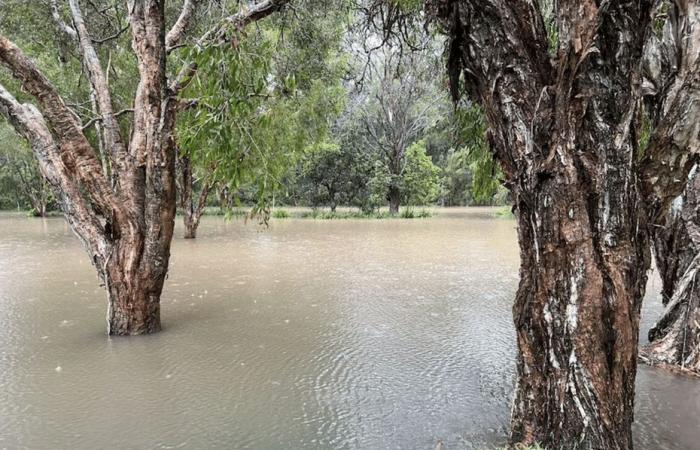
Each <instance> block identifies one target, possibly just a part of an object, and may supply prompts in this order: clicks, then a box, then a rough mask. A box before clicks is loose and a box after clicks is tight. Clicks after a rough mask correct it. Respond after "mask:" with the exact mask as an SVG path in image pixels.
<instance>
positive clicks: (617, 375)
mask: <svg viewBox="0 0 700 450" xmlns="http://www.w3.org/2000/svg"><path fill="white" fill-rule="evenodd" d="M688 5H689V6H688ZM652 6H653V5H652V2H645V1H642V2H638V1H623V2H604V3H602V4H601V3H600V2H594V1H581V2H579V1H577V2H573V1H559V2H557V7H556V11H555V16H556V17H555V24H556V28H557V31H558V46H557V49H556V55H555V57H554V58H552V59H550V57H549V54H548V44H549V42H548V39H547V33H546V31H545V28H546V27H545V24H544V20H543V18H542V15H541V12H540V10H539V5H538V3H537V2H535V1H529V0H507V1H506V0H492V1H485V2H484V1H479V2H477V1H470V0H436V1H432V2H429V13H430V14H431V15H432V16H435V17H437V18H438V19H439V21H440V23H441V25H442V26H443V27H444V29H445V30H446V32H447V34H448V36H449V38H450V42H449V62H448V72H449V75H450V78H451V85H452V87H453V94H454V95H455V98H457V97H459V96H460V95H461V94H462V93H463V92H464V91H466V93H467V94H468V95H469V96H470V97H471V99H472V100H474V101H476V102H478V103H480V104H481V105H482V107H483V108H484V111H485V113H486V117H487V120H488V124H489V130H488V139H489V143H490V147H491V150H492V151H493V153H494V156H495V157H496V159H497V160H498V161H499V162H500V164H501V166H502V169H503V172H504V175H505V178H506V180H505V184H506V187H508V188H509V190H510V192H511V194H512V196H513V199H514V202H515V208H514V211H515V214H516V217H517V220H518V233H519V245H520V254H521V267H520V277H521V280H520V286H519V288H518V292H517V296H516V301H515V305H514V307H513V315H514V321H515V326H516V332H517V338H518V358H517V373H518V384H517V387H516V390H515V400H514V403H513V409H512V420H511V436H510V439H511V443H512V444H516V443H525V444H533V443H539V444H541V445H543V446H544V447H546V448H552V449H561V448H566V449H568V448H583V449H631V448H632V434H631V425H632V422H633V409H634V408H633V407H634V379H635V374H636V361H637V344H638V342H637V340H638V338H637V336H638V331H639V313H640V306H641V301H642V298H643V295H644V289H645V285H646V279H647V278H646V277H647V275H646V274H647V270H648V268H649V264H650V251H649V245H650V239H649V233H648V231H647V230H648V228H647V227H648V224H650V223H652V220H653V219H654V218H655V217H656V215H657V211H659V210H660V208H661V207H662V206H663V205H667V203H668V201H669V198H671V197H670V196H669V193H671V192H672V191H673V190H674V189H677V186H678V185H681V186H682V185H683V183H679V182H677V179H678V176H679V175H681V176H682V175H684V174H687V170H689V167H688V166H687V164H686V160H685V159H683V158H682V156H683V155H686V156H689V155H690V154H691V153H693V152H697V148H696V147H694V146H693V143H694V142H697V136H694V134H693V133H696V127H697V125H696V122H697V118H698V115H697V114H695V113H694V111H695V109H694V108H695V106H694V105H696V104H697V101H698V94H697V89H696V87H697V84H694V83H695V81H694V80H695V78H693V77H694V75H693V73H694V72H693V70H695V68H696V66H697V64H696V63H693V64H691V66H692V67H691V70H690V71H689V72H688V73H687V74H681V75H679V76H681V77H682V78H683V80H682V83H680V84H681V87H680V88H679V89H678V90H677V91H675V94H677V96H676V100H677V101H676V104H678V105H687V106H688V108H686V111H689V112H690V113H691V115H693V120H689V119H688V118H685V120H679V121H676V123H677V124H678V127H677V129H675V130H673V129H672V127H670V126H669V124H670V123H671V119H670V118H668V117H666V116H665V117H664V119H663V120H662V121H660V122H659V126H658V127H656V129H655V130H654V132H653V133H652V138H651V143H652V144H650V146H649V148H648V149H647V152H646V153H645V154H641V153H640V151H639V149H638V146H637V126H636V125H637V124H636V122H635V117H636V114H637V112H638V109H637V108H638V105H639V103H640V99H641V64H640V60H641V57H642V54H643V46H644V42H645V40H646V37H647V33H648V31H649V29H650V27H649V23H650V16H651V11H652ZM686 7H689V8H694V11H695V14H697V5H696V4H695V3H694V2H690V3H688V4H687V5H686ZM686 13H687V11H686ZM686 32H687V30H686ZM686 75H687V76H686ZM686 82H687V83H686ZM683 83H686V84H683ZM674 101H675V100H674ZM674 114H676V115H678V114H681V115H682V113H677V112H676V111H674ZM680 130H682V131H680ZM679 131H680V133H679ZM669 142H672V143H673V146H674V147H673V152H666V153H665V154H664V153H663V152H661V151H660V148H661V146H662V145H663V144H662V143H669ZM669 155H672V157H677V158H678V160H677V161H675V160H674V161H672V162H673V164H669V161H667V160H666V158H668V157H671V156H669ZM657 165H658V166H664V167H663V170H660V171H659V172H658V173H659V175H663V176H662V177H656V178H655V177H653V176H651V174H652V172H653V171H654V167H656V166H657Z"/></svg>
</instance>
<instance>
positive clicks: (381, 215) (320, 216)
mask: <svg viewBox="0 0 700 450" xmlns="http://www.w3.org/2000/svg"><path fill="white" fill-rule="evenodd" d="M432 216H433V213H432V212H430V211H429V210H427V209H421V210H419V211H417V212H416V211H415V210H414V209H413V208H405V209H402V210H401V212H400V213H399V214H398V215H395V216H392V215H391V214H389V213H388V212H386V211H374V212H363V211H323V210H318V209H315V210H314V209H312V210H308V211H294V212H290V211H287V210H286V209H275V210H274V211H273V212H272V217H273V218H275V219H288V218H295V219H316V220H340V219H392V218H401V219H416V218H418V219H423V218H427V217H432Z"/></svg>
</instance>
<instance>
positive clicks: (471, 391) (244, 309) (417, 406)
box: [0, 209, 700, 450]
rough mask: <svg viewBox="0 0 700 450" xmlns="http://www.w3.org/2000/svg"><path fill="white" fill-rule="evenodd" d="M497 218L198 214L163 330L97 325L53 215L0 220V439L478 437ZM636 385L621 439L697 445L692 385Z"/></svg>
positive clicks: (494, 316)
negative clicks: (264, 220) (114, 334)
mask: <svg viewBox="0 0 700 450" xmlns="http://www.w3.org/2000/svg"><path fill="white" fill-rule="evenodd" d="M178 227H179V224H178ZM514 227H515V223H514V221H512V220H504V219H494V218H492V217H491V214H490V212H489V211H487V210H483V209H470V210H466V209H459V210H452V211H449V212H443V213H441V215H440V216H439V217H433V218H430V219H413V220H401V219H393V220H337V221H332V220H331V221H322V220H318V221H314V220H309V219H299V220H294V219H284V220H273V221H272V223H271V227H270V228H269V229H261V228H260V227H258V226H256V225H255V224H250V223H249V224H248V225H245V224H244V223H243V222H241V221H233V222H228V223H226V222H224V221H223V219H221V218H209V217H205V218H204V220H203V222H202V225H201V227H200V235H199V237H198V238H197V239H196V240H195V241H185V240H182V239H176V240H175V242H174V244H173V251H172V253H173V255H172V268H171V271H170V277H169V279H168V281H167V284H166V289H165V292H164V295H163V308H162V309H163V324H164V331H163V332H162V333H160V334H157V335H154V336H147V337H138V338H113V339H109V338H107V336H105V329H106V324H105V319H104V316H105V311H106V307H105V295H104V293H103V291H102V288H101V287H100V286H99V283H98V280H97V278H96V275H95V271H94V269H93V268H92V266H91V265H90V263H89V261H88V258H87V256H86V255H85V253H84V252H83V250H82V248H81V247H80V245H79V243H78V240H77V239H76V238H75V237H74V236H73V235H72V234H71V232H70V231H69V230H68V228H67V226H66V225H65V223H64V221H63V219H60V218H56V219H46V220H41V219H28V218H25V217H23V216H20V215H16V214H15V215H12V214H3V215H0V448H8V449H21V448H28V449H58V448H63V449H110V448H114V449H116V448H119V449H175V448H188V449H214V448H220V449H238V448H251V449H368V450H369V449H371V450H381V449H426V450H432V449H433V448H435V445H436V443H437V442H438V440H442V441H444V443H445V447H444V448H445V449H446V450H452V449H470V448H492V446H494V445H497V444H499V443H502V442H503V440H504V436H505V433H506V429H507V422H508V413H509V405H510V396H511V392H512V389H513V382H514V375H513V373H514V362H513V360H514V354H515V346H514V331H513V327H512V324H511V303H512V299H513V297H514V293H515V289H516V286H517V281H518V254H517V245H516V233H515V229H514ZM177 233H178V235H180V234H181V230H180V229H179V228H178V230H177ZM659 287H660V283H659V281H658V280H656V279H655V277H652V279H651V281H650V288H649V290H650V293H649V295H648V298H647V301H646V302H645V308H644V314H643V328H644V330H646V329H648V327H649V326H650V324H651V323H652V322H653V320H654V318H655V315H656V314H658V313H659V311H660V307H659V297H658V295H657V293H656V292H657V291H658V290H659ZM637 392H638V395H637V401H636V405H637V413H636V418H637V424H636V426H635V433H636V440H637V448H638V449H649V450H651V449H654V450H657V449H697V448H698V446H700V427H698V417H700V382H698V381H695V380H689V379H685V378H681V377H678V376H674V375H670V374H667V373H664V372H660V371H656V370H650V369H648V368H646V367H643V366H642V367H640V370H639V376H638V381H637Z"/></svg>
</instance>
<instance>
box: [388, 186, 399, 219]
mask: <svg viewBox="0 0 700 450" xmlns="http://www.w3.org/2000/svg"><path fill="white" fill-rule="evenodd" d="M387 197H389V214H391V215H392V216H394V215H396V214H398V213H399V205H400V204H401V192H400V191H399V188H397V187H396V186H389V193H388V194H387Z"/></svg>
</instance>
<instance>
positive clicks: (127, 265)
mask: <svg viewBox="0 0 700 450" xmlns="http://www.w3.org/2000/svg"><path fill="white" fill-rule="evenodd" d="M287 1H288V0H265V1H263V2H260V3H257V4H255V5H252V6H251V7H249V8H246V9H245V10H244V11H241V12H240V13H238V14H234V15H232V16H229V17H227V18H225V20H222V22H221V23H220V24H219V25H218V26H216V27H214V28H213V29H211V30H210V31H209V32H207V33H206V34H205V35H204V36H202V37H201V38H200V39H199V42H198V44H199V45H207V44H212V43H214V44H215V43H224V42H228V41H227V39H228V37H227V36H228V33H229V32H230V31H229V30H234V29H235V30H237V31H240V30H242V29H243V28H244V27H245V26H246V25H247V24H249V23H251V22H254V21H256V20H260V19H262V18H263V17H266V16H267V15H269V14H271V13H273V12H275V11H277V10H279V9H280V8H282V7H283V6H284V5H285V4H286V3H287ZM68 4H69V7H70V11H71V16H72V22H73V26H69V25H67V24H66V23H65V22H63V21H62V19H61V14H60V11H59V9H58V7H57V6H56V5H54V6H53V14H52V16H53V18H54V20H55V22H56V23H57V25H58V26H59V28H60V29H61V30H62V31H63V32H64V33H65V34H66V35H67V36H69V38H70V39H71V40H73V41H74V43H75V44H76V46H77V48H78V51H79V53H80V54H81V56H82V62H83V67H84V68H85V73H86V78H87V79H88V81H89V82H90V87H91V100H92V104H93V111H94V112H96V113H99V114H97V115H96V117H94V118H93V119H91V120H90V121H89V122H88V123H86V124H83V123H82V122H81V120H80V119H79V118H78V117H77V115H76V113H75V112H73V111H71V110H70V109H69V108H68V107H67V106H66V102H65V101H64V99H63V98H61V96H60V95H59V93H58V91H57V90H56V89H55V88H54V86H53V85H52V84H51V83H50V81H49V80H48V79H47V78H46V77H45V76H44V75H43V74H42V73H41V72H40V71H39V69H38V68H37V66H36V64H35V63H34V62H33V61H32V60H31V59H29V58H28V57H27V56H26V55H25V54H24V53H23V52H22V51H21V50H20V49H19V48H18V47H17V46H16V45H14V44H13V43H12V42H11V41H9V40H8V39H7V38H5V37H4V36H0V63H2V64H3V65H5V66H6V67H7V68H8V69H9V70H10V72H11V73H12V75H13V76H14V77H15V78H16V79H17V80H18V81H19V83H20V84H21V86H22V88H23V90H24V91H26V92H27V93H29V94H30V95H32V96H33V97H34V99H35V100H36V102H37V104H38V106H39V108H36V107H35V106H34V105H31V104H20V103H19V102H18V101H17V99H16V98H15V97H14V96H13V95H12V94H11V93H10V92H9V91H7V90H6V89H5V88H4V87H3V86H2V85H0V113H1V114H2V115H3V116H4V117H6V118H7V119H8V120H9V122H10V123H11V124H12V125H13V126H14V128H15V130H16V131H17V132H18V133H20V134H21V135H23V136H24V137H25V138H26V139H27V140H28V141H29V142H30V143H31V145H32V149H33V151H34V154H35V156H36V158H37V160H38V162H39V166H40V169H41V172H42V174H43V176H44V177H45V178H46V179H47V180H48V181H49V185H50V186H51V188H52V189H53V191H54V194H55V196H56V198H57V200H58V203H59V204H60V206H61V209H63V212H64V215H65V217H66V220H67V221H68V223H69V224H70V226H71V228H72V229H73V231H74V232H75V233H76V234H77V235H78V237H79V238H80V239H81V241H82V242H83V244H84V245H85V248H86V250H87V252H88V254H89V256H90V259H91V261H92V262H93V264H94V265H95V267H96V268H97V271H98V273H99V275H100V277H101V278H102V280H104V282H105V285H106V286H107V294H108V298H109V303H108V305H109V307H108V310H109V312H108V317H107V319H108V330H109V334H113V335H133V334H145V333H153V332H155V331H158V330H160V295H161V292H162V289H163V282H164V280H165V277H166V274H167V271H168V261H169V258H170V243H171V240H172V236H173V227H174V223H175V206H176V198H175V190H176V189H175V178H176V173H175V171H176V168H175V159H176V155H175V153H176V152H175V142H174V139H175V138H174V134H173V130H174V127H175V114H176V112H177V110H178V109H179V102H178V100H177V95H178V93H179V92H180V91H182V89H184V88H185V87H186V86H187V84H188V83H189V82H190V81H191V80H192V77H193V76H194V74H195V73H196V70H197V68H196V64H195V63H194V62H190V63H187V64H185V65H184V66H183V67H182V68H181V70H180V72H179V73H178V75H177V76H176V77H175V78H174V79H173V80H172V81H171V82H170V83H168V82H167V79H166V70H165V68H166V57H167V54H168V53H169V52H170V51H172V50H174V48H175V47H177V46H178V45H179V43H180V41H181V40H182V37H183V35H184V32H185V30H186V29H187V28H188V26H189V24H190V22H191V19H192V17H193V15H194V12H195V9H196V8H197V6H198V5H199V4H200V2H198V1H197V0H185V1H184V3H183V8H182V12H181V14H180V16H179V17H178V19H177V21H176V23H175V25H174V26H173V28H172V29H171V30H170V32H169V33H167V36H166V32H165V2H164V1H163V0H129V1H128V2H127V11H128V15H129V28H130V30H131V34H132V49H133V51H134V54H135V57H136V58H135V59H136V62H137V66H138V71H139V83H138V86H137V88H136V95H135V98H134V100H133V115H134V116H133V120H132V128H131V136H130V139H129V141H128V143H127V142H126V141H125V140H124V138H123V136H122V130H121V125H120V123H119V122H118V120H117V114H115V113H114V110H113V105H112V97H111V92H110V88H109V78H108V77H107V76H106V74H105V72H104V71H103V69H102V64H101V61H100V60H99V57H98V53H97V51H96V50H95V47H94V41H93V39H92V37H91V36H90V34H89V32H88V29H87V26H86V24H85V21H84V18H83V15H82V12H81V10H80V5H79V2H78V0H69V1H68ZM73 27H74V28H73ZM98 122H99V128H98V134H99V136H98V140H99V144H100V146H99V150H100V151H99V152H98V151H96V149H95V148H94V147H93V146H92V145H91V144H90V142H89V141H88V139H87V138H86V136H85V132H84V130H85V128H87V127H89V126H93V125H96V124H98ZM98 155H99V157H102V158H107V159H108V160H109V161H100V159H99V157H98ZM107 162H108V164H106V163H107ZM103 163H104V164H103ZM108 172H109V173H108ZM205 200H206V198H205ZM202 208H203V202H202ZM199 214H201V212H200V213H199ZM197 217H198V216H197ZM196 221H198V219H196V220H194V219H193V224H195V226H194V228H196Z"/></svg>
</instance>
